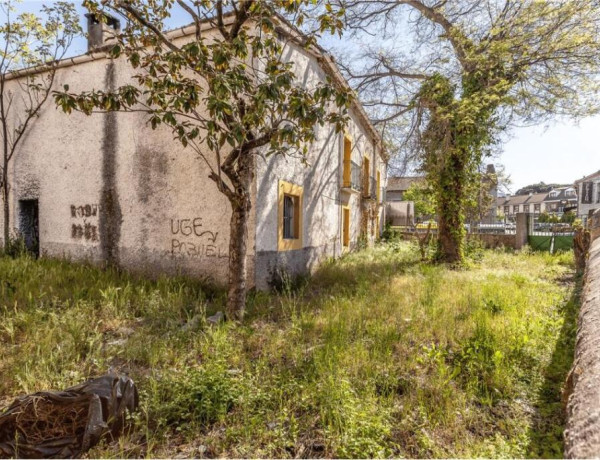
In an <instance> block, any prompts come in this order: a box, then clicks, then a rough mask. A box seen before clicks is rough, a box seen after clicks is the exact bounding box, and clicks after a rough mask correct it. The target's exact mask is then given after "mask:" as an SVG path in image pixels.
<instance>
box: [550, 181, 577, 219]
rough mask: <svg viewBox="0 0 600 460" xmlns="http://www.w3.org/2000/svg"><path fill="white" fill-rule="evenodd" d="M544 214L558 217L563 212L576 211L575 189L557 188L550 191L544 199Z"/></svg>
mask: <svg viewBox="0 0 600 460" xmlns="http://www.w3.org/2000/svg"><path fill="white" fill-rule="evenodd" d="M544 204H545V205H546V212H547V213H549V214H555V215H558V216H561V215H563V214H564V213H565V212H570V211H574V212H576V211H577V191H576V189H575V187H558V188H554V189H552V190H550V192H549V193H548V196H546V198H545V199H544Z"/></svg>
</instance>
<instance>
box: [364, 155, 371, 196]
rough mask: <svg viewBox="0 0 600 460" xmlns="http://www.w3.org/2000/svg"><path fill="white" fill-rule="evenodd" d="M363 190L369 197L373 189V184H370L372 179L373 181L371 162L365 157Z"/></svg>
mask: <svg viewBox="0 0 600 460" xmlns="http://www.w3.org/2000/svg"><path fill="white" fill-rule="evenodd" d="M363 174H364V176H363V189H364V193H363V195H364V196H368V195H370V194H371V190H369V189H370V188H371V184H370V179H371V161H370V160H369V157H368V156H366V155H365V156H364V157H363Z"/></svg>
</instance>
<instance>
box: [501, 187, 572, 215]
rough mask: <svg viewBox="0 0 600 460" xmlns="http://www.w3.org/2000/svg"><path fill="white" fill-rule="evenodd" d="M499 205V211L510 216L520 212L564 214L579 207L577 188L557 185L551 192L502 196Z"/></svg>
mask: <svg viewBox="0 0 600 460" xmlns="http://www.w3.org/2000/svg"><path fill="white" fill-rule="evenodd" d="M497 207H498V213H499V214H500V215H504V216H505V217H508V218H514V217H515V216H516V215H517V214H518V213H526V214H534V215H537V214H542V213H544V212H545V213H548V214H556V215H562V214H564V213H565V212H569V211H575V210H576V209H577V190H576V189H575V188H574V187H557V188H555V189H552V190H550V191H549V192H543V193H529V194H527V195H513V196H505V197H500V198H498V200H497Z"/></svg>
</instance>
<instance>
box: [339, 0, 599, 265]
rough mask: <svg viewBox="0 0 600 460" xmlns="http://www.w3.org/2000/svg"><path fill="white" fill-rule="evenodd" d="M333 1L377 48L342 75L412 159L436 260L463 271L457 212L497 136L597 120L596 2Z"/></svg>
mask: <svg viewBox="0 0 600 460" xmlns="http://www.w3.org/2000/svg"><path fill="white" fill-rule="evenodd" d="M337 1H338V2H339V3H340V4H341V5H343V6H344V7H345V9H346V21H347V25H348V27H349V28H350V29H351V30H353V31H354V33H355V34H357V35H360V36H361V38H363V39H364V37H366V36H368V35H367V34H371V35H372V34H375V36H376V37H377V38H376V42H377V44H376V46H369V45H366V46H362V47H360V48H359V51H357V52H354V53H351V54H350V56H348V57H349V59H348V58H347V59H346V65H345V66H344V70H345V72H346V74H347V75H348V77H349V79H350V80H351V82H352V83H353V84H354V86H355V87H356V88H357V90H358V91H359V92H360V95H361V98H362V99H363V101H364V102H365V103H366V105H367V106H370V107H372V109H373V111H374V118H376V121H378V122H379V123H380V124H381V126H382V127H384V128H385V129H387V130H390V129H396V130H400V132H401V133H402V134H403V135H404V136H405V140H404V141H403V145H402V146H401V147H402V148H403V149H405V151H412V152H413V153H415V154H416V158H417V160H418V164H419V168H420V169H421V170H422V171H423V172H424V173H425V175H426V177H427V179H428V181H429V183H430V184H431V185H432V188H433V190H434V192H435V195H436V202H437V203H438V210H437V211H438V216H439V243H438V245H439V246H438V257H439V259H441V260H442V261H446V262H450V263H460V262H461V261H462V259H463V242H464V226H463V224H464V219H465V205H466V203H467V201H468V198H469V196H472V194H473V193H476V187H474V185H476V184H477V182H478V179H477V178H478V174H477V168H478V166H479V165H480V164H481V162H482V159H483V158H485V157H486V156H488V155H489V154H490V152H491V150H492V149H493V148H494V146H495V144H496V143H497V142H498V139H499V137H498V136H499V134H500V133H501V132H502V131H503V130H505V129H506V128H507V127H509V126H510V125H511V124H512V123H514V122H517V121H518V122H525V123H538V122H540V121H543V120H547V119H549V118H551V117H556V116H572V117H582V116H585V115H588V114H591V113H594V112H595V111H597V110H598V107H599V94H600V93H599V92H598V89H599V78H598V75H599V74H598V70H599V67H600V2H598V1H597V0H556V1H539V0H519V1H514V0H456V1H447V0H337ZM474 190H475V192H474Z"/></svg>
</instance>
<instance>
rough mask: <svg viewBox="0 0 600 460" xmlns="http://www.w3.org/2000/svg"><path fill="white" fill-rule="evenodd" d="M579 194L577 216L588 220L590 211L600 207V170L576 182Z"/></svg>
mask: <svg viewBox="0 0 600 460" xmlns="http://www.w3.org/2000/svg"><path fill="white" fill-rule="evenodd" d="M575 187H576V189H577V195H578V197H577V198H578V203H577V217H579V218H580V219H583V220H587V218H588V216H589V215H590V213H593V212H594V211H596V210H597V209H600V172H599V173H596V174H593V175H591V176H588V177H586V178H585V179H583V180H582V181H578V182H576V183H575Z"/></svg>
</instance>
